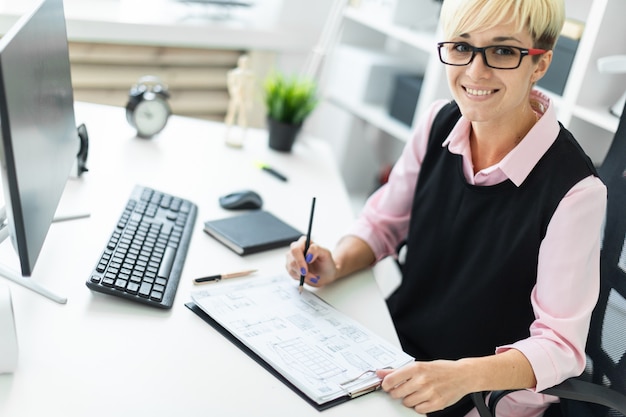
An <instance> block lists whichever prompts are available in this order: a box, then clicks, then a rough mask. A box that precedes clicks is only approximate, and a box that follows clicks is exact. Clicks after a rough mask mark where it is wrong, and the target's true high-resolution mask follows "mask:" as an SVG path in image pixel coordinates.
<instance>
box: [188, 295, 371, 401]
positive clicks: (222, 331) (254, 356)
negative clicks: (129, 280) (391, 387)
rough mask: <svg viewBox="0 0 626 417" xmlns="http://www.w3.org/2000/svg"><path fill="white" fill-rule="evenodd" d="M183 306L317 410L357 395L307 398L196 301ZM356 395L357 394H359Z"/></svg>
mask: <svg viewBox="0 0 626 417" xmlns="http://www.w3.org/2000/svg"><path fill="white" fill-rule="evenodd" d="M185 306H186V307H187V308H188V309H189V310H191V311H193V312H194V313H196V314H197V315H198V317H200V318H201V319H202V320H204V321H205V322H207V323H209V324H210V325H211V326H212V327H213V328H214V329H215V330H217V331H218V332H219V333H220V334H221V335H222V336H224V337H225V338H226V339H228V340H230V341H231V342H232V343H233V344H234V345H235V346H237V347H238V348H239V349H241V350H242V351H243V352H244V353H246V354H247V355H248V356H250V357H251V358H252V359H254V360H255V361H256V362H257V363H258V364H259V365H261V366H262V367H263V368H264V369H265V370H266V371H268V372H269V373H270V374H272V375H274V377H276V379H278V380H279V381H280V382H282V383H283V384H285V385H286V386H287V387H289V388H290V389H291V390H292V391H293V392H295V393H296V394H298V395H299V396H300V398H302V399H303V400H304V401H306V402H307V403H309V404H310V405H311V406H312V407H314V408H315V409H317V410H318V411H324V410H327V409H329V408H332V407H334V406H336V405H339V404H343V403H345V402H346V401H349V400H351V399H352V398H356V397H357V396H354V397H351V396H350V395H348V394H346V396H344V397H340V398H336V399H334V400H331V401H328V402H326V403H324V404H318V403H317V402H315V401H313V400H312V399H311V398H309V396H308V395H306V394H305V393H304V392H302V391H301V390H300V389H298V387H296V386H295V385H294V384H292V383H291V382H290V381H289V380H288V379H287V378H285V377H284V376H283V375H282V374H281V373H280V372H278V371H277V370H276V369H274V368H273V367H272V365H270V364H269V363H267V361H265V360H263V358H261V357H260V356H259V355H257V354H256V353H254V352H253V351H252V350H251V349H250V348H249V347H247V346H246V345H244V344H243V343H242V342H241V341H240V340H239V339H237V338H236V337H235V336H233V335H232V334H231V333H230V332H229V331H228V330H226V329H225V328H224V327H222V326H221V325H220V324H219V323H218V322H216V321H215V320H213V319H212V318H211V316H209V315H208V314H207V313H205V312H204V311H202V309H201V308H200V307H198V306H197V305H196V303H194V302H193V301H190V302H188V303H186V304H185ZM378 388H380V385H379V386H377V387H373V388H372V389H371V390H370V391H368V392H372V391H376V390H377V389H378ZM368 392H363V393H361V394H360V395H363V394H367V393H368ZM360 395H358V396H360Z"/></svg>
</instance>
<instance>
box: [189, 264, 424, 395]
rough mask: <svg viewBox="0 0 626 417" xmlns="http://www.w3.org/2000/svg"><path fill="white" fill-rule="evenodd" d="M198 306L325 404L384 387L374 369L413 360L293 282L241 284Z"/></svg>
mask: <svg viewBox="0 0 626 417" xmlns="http://www.w3.org/2000/svg"><path fill="white" fill-rule="evenodd" d="M191 295H192V299H193V301H194V302H195V303H196V304H197V305H198V306H199V307H200V308H201V309H202V310H203V311H204V312H205V313H207V314H208V315H209V316H211V317H212V318H213V320H215V321H217V322H218V323H219V324H220V325H221V326H222V327H224V328H225V329H226V330H228V331H229V332H230V333H231V334H232V335H233V336H235V337H236V338H237V339H239V340H240V341H241V342H243V343H244V344H245V345H246V346H248V347H249V348H250V349H251V350H252V351H253V352H254V353H256V354H257V355H259V356H260V357H261V358H262V359H264V360H265V361H266V362H267V363H269V364H270V365H271V366H272V367H274V369H276V370H277V371H278V372H279V373H280V374H281V375H283V376H284V377H285V378H286V379H287V380H289V381H290V382H291V383H292V384H293V385H295V386H296V387H297V388H298V389H300V390H301V391H302V392H303V393H305V394H306V395H307V396H308V397H309V398H311V399H312V400H314V401H315V402H317V403H318V404H323V403H326V402H328V401H331V400H334V399H337V398H340V397H346V396H348V397H356V396H358V395H360V394H362V393H366V392H370V391H372V390H373V389H375V388H378V387H379V386H380V379H379V378H378V377H376V374H375V370H376V369H381V368H398V367H401V366H403V365H406V364H407V363H410V362H412V361H413V358H412V357H411V356H409V355H408V354H406V353H404V352H402V350H401V349H400V348H398V347H395V346H394V345H392V344H391V343H389V342H387V341H386V340H384V339H382V338H381V337H379V336H378V335H376V334H374V333H373V332H371V331H370V330H368V329H367V328H366V327H364V326H362V325H361V324H359V323H358V322H357V321H355V320H353V319H351V318H350V317H348V316H346V315H345V314H343V313H341V312H339V311H337V310H335V309H334V308H333V307H332V306H331V305H329V304H328V303H326V302H325V301H323V300H322V299H321V298H319V297H318V296H316V295H315V294H314V293H312V292H309V291H306V290H305V291H304V292H303V293H302V294H299V293H298V285H297V282H296V281H294V280H293V279H291V278H290V277H288V276H287V275H281V274H278V275H274V276H261V277H250V278H238V279H237V280H232V281H222V282H220V283H219V284H211V285H210V286H208V287H205V288H203V289H202V290H196V291H193V292H192V294H191Z"/></svg>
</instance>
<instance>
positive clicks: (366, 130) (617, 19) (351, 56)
mask: <svg viewBox="0 0 626 417" xmlns="http://www.w3.org/2000/svg"><path fill="white" fill-rule="evenodd" d="M360 3H361V6H359V7H353V6H347V7H346V9H345V10H344V13H343V16H342V28H341V31H340V33H339V34H338V36H337V39H336V43H335V45H334V47H333V48H332V51H331V53H330V54H329V57H328V60H327V62H326V65H325V68H324V72H323V75H322V80H321V81H322V91H323V92H324V101H323V103H322V104H321V105H320V108H319V109H318V111H317V112H316V114H315V115H314V117H313V120H312V121H311V125H310V126H309V129H311V130H313V131H314V133H315V134H318V135H320V136H322V137H325V138H327V139H328V140H329V141H330V142H331V144H332V145H333V147H334V149H335V152H336V155H337V158H338V160H339V161H338V162H339V164H340V166H341V168H342V173H343V175H344V179H345V181H346V186H347V187H348V191H349V192H350V193H351V194H352V195H353V196H355V197H356V199H357V200H359V199H361V200H362V197H363V196H364V195H367V194H369V193H370V192H371V191H372V190H373V189H374V188H375V187H376V179H377V176H378V174H379V172H380V170H381V167H383V166H385V165H387V164H391V163H393V161H394V160H395V159H396V158H397V156H398V155H399V152H400V150H401V148H402V146H403V144H404V142H405V141H406V140H407V139H408V137H409V136H410V132H411V126H408V125H406V124H404V123H402V122H399V121H398V120H397V119H395V118H393V117H391V116H390V115H389V104H390V100H391V96H392V95H393V90H394V80H395V76H396V75H398V74H419V75H421V76H423V82H422V86H421V92H420V94H419V98H418V100H417V105H416V110H415V115H416V116H415V117H414V118H413V123H414V122H415V121H416V120H417V116H419V115H420V114H421V113H422V112H423V111H424V110H425V108H427V107H428V106H429V105H430V103H432V102H433V101H434V100H435V99H438V98H450V97H451V96H450V93H449V91H448V86H447V80H446V77H445V69H444V66H443V64H441V63H440V62H439V58H438V56H437V49H436V43H437V41H439V40H442V39H441V36H439V32H438V29H437V20H438V14H439V7H440V2H438V1H436V0H390V1H386V2H385V1H378V2H376V1H369V2H368V1H365V0H362V1H361V2H360ZM565 3H566V13H567V18H568V19H571V20H574V21H579V22H582V23H583V24H584V31H583V34H582V37H581V38H580V41H579V44H578V48H577V52H576V55H575V57H574V62H573V64H572V68H571V70H570V73H569V77H568V78H567V83H566V84H565V88H564V90H563V94H562V95H558V94H555V93H552V92H550V91H547V90H545V92H546V93H547V94H548V95H550V96H551V97H552V98H553V100H554V102H555V104H556V107H557V110H558V115H559V119H560V120H561V122H562V123H563V124H564V125H565V126H566V127H567V128H569V129H570V130H571V131H572V132H573V134H574V135H575V137H576V138H577V139H578V140H579V141H580V143H581V145H582V146H583V148H584V149H585V150H586V151H587V152H588V153H589V155H590V156H591V158H592V159H593V160H594V162H595V163H599V162H601V161H602V159H603V157H604V154H605V152H606V150H607V148H608V146H609V144H610V142H611V139H612V137H613V134H614V132H615V130H616V128H617V124H618V119H617V117H615V116H613V115H611V114H610V113H609V108H610V107H611V106H612V105H613V104H614V103H615V102H616V101H617V100H618V99H619V98H620V96H621V95H622V93H623V92H624V91H625V90H626V74H603V73H600V72H599V70H598V68H597V60H598V58H601V57H604V56H608V55H626V25H624V22H623V16H626V1H624V0H592V1H589V0H565ZM368 4H369V5H370V6H369V7H366V5H368ZM372 4H378V5H379V7H373V6H371V5H372ZM381 4H383V5H387V7H386V8H383V6H380V5H381ZM555 59H559V58H558V57H555Z"/></svg>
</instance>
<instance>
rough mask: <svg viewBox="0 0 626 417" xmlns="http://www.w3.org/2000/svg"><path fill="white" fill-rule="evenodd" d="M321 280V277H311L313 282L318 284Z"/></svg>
mask: <svg viewBox="0 0 626 417" xmlns="http://www.w3.org/2000/svg"><path fill="white" fill-rule="evenodd" d="M319 280H320V277H315V278H311V282H312V283H313V284H317V281H319Z"/></svg>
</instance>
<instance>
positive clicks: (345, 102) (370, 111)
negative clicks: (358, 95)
mask: <svg viewBox="0 0 626 417" xmlns="http://www.w3.org/2000/svg"><path fill="white" fill-rule="evenodd" d="M326 99H327V100H328V101H330V102H331V103H333V104H335V105H336V106H338V107H341V108H343V109H344V110H346V111H348V112H350V113H352V114H353V115H355V116H357V117H358V118H360V119H363V120H365V121H366V122H367V123H369V124H371V125H373V126H375V127H377V128H378V129H380V130H382V131H384V132H386V133H388V134H389V135H391V136H393V137H395V138H397V139H399V140H402V141H404V142H406V141H408V139H409V137H410V136H411V128H410V127H409V126H407V125H405V124H403V123H402V122H399V121H398V120H396V119H394V118H393V117H391V116H389V113H388V111H387V109H386V108H385V107H383V106H379V105H374V104H368V103H364V102H361V101H356V100H350V99H346V98H345V97H340V96H337V95H328V96H327V97H326Z"/></svg>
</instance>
